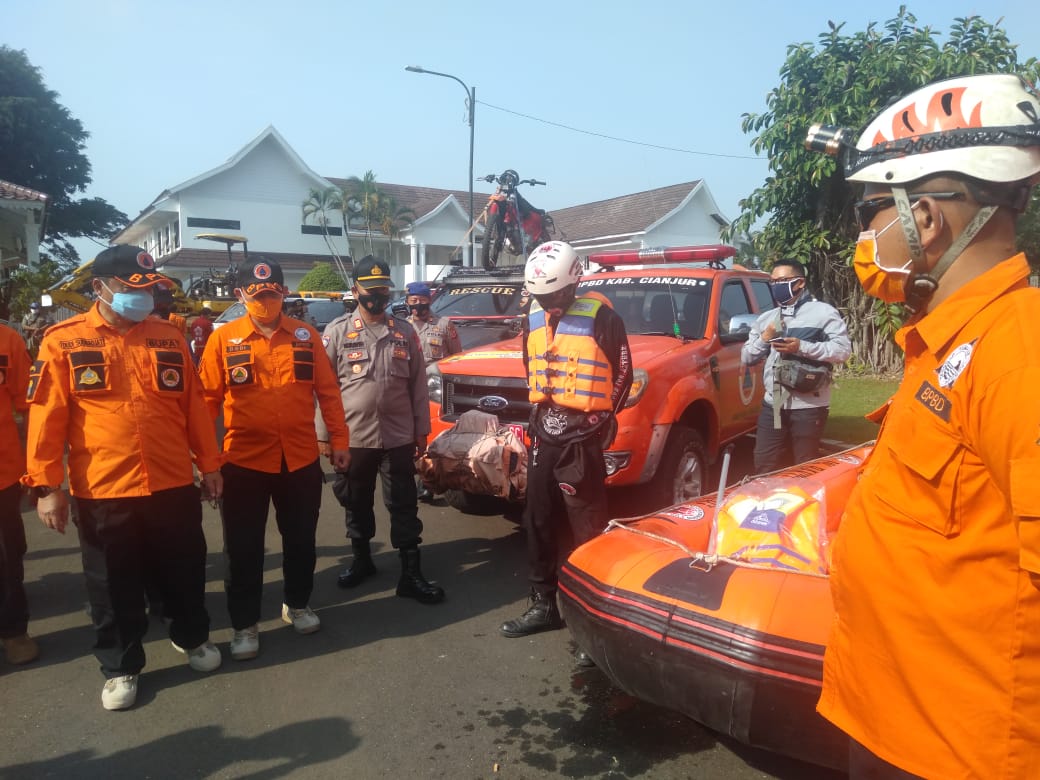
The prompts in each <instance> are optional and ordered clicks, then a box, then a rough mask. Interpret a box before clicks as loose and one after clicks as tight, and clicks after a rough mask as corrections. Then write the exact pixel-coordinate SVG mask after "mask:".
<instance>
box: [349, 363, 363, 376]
mask: <svg viewBox="0 0 1040 780" xmlns="http://www.w3.org/2000/svg"><path fill="white" fill-rule="evenodd" d="M350 370H351V371H353V372H354V373H355V374H360V373H361V364H360V363H355V364H354V365H353V367H351V369H350Z"/></svg>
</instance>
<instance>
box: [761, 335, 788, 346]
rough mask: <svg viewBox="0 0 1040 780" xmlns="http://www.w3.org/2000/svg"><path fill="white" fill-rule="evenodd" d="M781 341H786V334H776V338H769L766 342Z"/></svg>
mask: <svg viewBox="0 0 1040 780" xmlns="http://www.w3.org/2000/svg"><path fill="white" fill-rule="evenodd" d="M782 341H787V336H777V337H776V338H772V339H769V341H767V342H766V343H767V344H779V343H780V342H782Z"/></svg>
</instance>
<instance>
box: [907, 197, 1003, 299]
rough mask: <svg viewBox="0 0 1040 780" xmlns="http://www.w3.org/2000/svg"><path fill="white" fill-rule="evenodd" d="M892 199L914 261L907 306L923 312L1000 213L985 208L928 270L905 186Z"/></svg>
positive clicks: (972, 219)
mask: <svg viewBox="0 0 1040 780" xmlns="http://www.w3.org/2000/svg"><path fill="white" fill-rule="evenodd" d="M892 198H893V199H894V200H895V203H896V211H898V212H899V222H900V224H901V225H902V228H903V235H904V236H906V245H907V247H908V248H909V249H910V259H911V260H912V261H913V268H914V273H913V275H912V276H911V277H910V280H909V288H908V289H907V291H906V305H907V307H908V308H909V309H910V310H911V311H914V312H916V311H919V310H920V309H921V308H922V307H923V306H924V305H925V304H926V303H928V301H929V299H930V298H931V297H932V295H934V294H935V291H936V290H937V289H938V288H939V280H940V279H942V277H943V275H944V274H945V273H946V272H947V271H948V270H950V266H951V265H953V261H954V260H956V259H957V258H958V257H960V255H961V252H963V251H964V250H965V248H966V247H967V246H968V244H970V243H971V242H972V239H974V238H975V236H977V235H978V234H979V231H980V230H982V228H983V227H985V225H986V223H987V222H989V220H990V218H991V217H992V216H993V215H994V214H996V213H997V207H996V206H983V207H982V208H980V209H979V210H978V211H977V212H975V216H974V217H972V218H971V221H970V222H969V223H968V224H967V225H966V226H965V227H964V230H962V231H961V234H960V235H959V236H957V238H956V239H954V241H953V243H952V244H950V246H949V247H948V248H947V250H946V251H945V252H943V256H942V257H940V258H939V262H937V263H936V264H935V266H934V267H933V268H931V269H930V270H929V269H926V268H925V267H924V249H923V247H922V246H921V234H920V232H918V230H917V221H916V220H915V219H914V214H913V206H912V205H911V204H910V198H909V196H908V195H907V192H906V188H905V187H893V188H892Z"/></svg>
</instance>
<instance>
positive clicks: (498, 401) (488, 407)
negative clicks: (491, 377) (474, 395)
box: [477, 395, 509, 412]
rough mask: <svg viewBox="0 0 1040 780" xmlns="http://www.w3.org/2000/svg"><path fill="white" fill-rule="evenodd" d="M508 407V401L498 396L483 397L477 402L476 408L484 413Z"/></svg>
mask: <svg viewBox="0 0 1040 780" xmlns="http://www.w3.org/2000/svg"><path fill="white" fill-rule="evenodd" d="M507 406H509V401H507V400H506V399H505V398H503V397H502V396H500V395H485V396H484V397H483V398H481V399H480V400H479V401H477V408H478V409H480V410H481V411H484V412H497V411H500V410H502V409H505V408H506V407H507Z"/></svg>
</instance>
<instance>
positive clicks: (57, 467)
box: [22, 245, 221, 710]
mask: <svg viewBox="0 0 1040 780" xmlns="http://www.w3.org/2000/svg"><path fill="white" fill-rule="evenodd" d="M92 271H93V273H94V279H93V282H92V285H93V290H94V294H95V295H96V296H97V301H96V303H95V304H94V306H93V308H91V309H90V311H88V312H86V313H85V314H80V315H78V316H76V317H72V318H70V319H67V320H65V321H64V322H61V323H58V324H57V325H54V326H52V327H51V328H50V329H49V330H48V331H47V335H45V336H44V338H43V343H42V344H41V345H40V354H39V357H38V359H37V361H36V363H35V364H34V365H33V368H32V372H31V374H30V377H29V389H28V393H27V398H28V400H29V404H30V408H29V437H28V446H27V450H28V452H27V455H28V457H27V464H26V475H25V477H23V479H22V481H23V483H24V484H26V485H28V486H29V487H31V488H32V492H33V494H34V495H35V496H36V498H37V500H38V503H37V506H36V510H37V512H38V513H39V515H40V519H41V520H42V521H43V522H44V524H45V525H47V526H49V527H50V528H53V529H55V530H57V531H59V532H60V533H64V532H65V526H66V523H67V522H68V516H69V505H68V498H67V497H66V495H65V492H64V491H63V490H61V484H62V482H63V481H64V478H65V465H64V456H65V448H66V444H67V445H68V475H69V490H70V492H71V493H72V495H73V496H75V497H76V503H77V507H78V509H79V513H78V515H79V516H78V519H77V521H76V522H77V526H78V530H79V542H80V550H81V552H82V556H83V573H84V574H85V575H86V579H87V593H88V596H89V598H90V608H91V616H92V617H93V620H94V629H95V631H96V634H97V640H96V642H95V645H94V653H95V655H96V656H97V659H98V661H100V662H101V671H102V672H103V673H104V675H105V677H106V678H107V681H106V682H105V686H104V688H103V690H102V693H101V703H102V706H104V708H105V709H107V710H122V709H126V708H128V707H131V706H133V704H134V701H135V700H136V698H137V678H138V674H139V673H140V671H141V669H142V667H144V663H145V657H144V649H143V648H142V646H141V638H142V637H143V636H144V634H145V631H146V629H147V627H148V617H147V615H146V614H145V605H144V583H145V579H146V577H147V578H148V579H150V580H151V581H153V582H155V583H156V585H157V586H158V589H159V591H160V595H161V596H162V601H163V604H164V608H165V614H166V616H167V617H168V618H170V621H171V622H170V629H169V630H170V639H171V640H172V641H173V643H174V646H175V647H176V648H177V649H178V650H181V651H182V652H186V653H187V655H188V663H189V664H190V665H191V667H192V668H193V669H196V670H197V671H206V672H208V671H212V670H214V669H216V668H217V667H218V666H220V651H219V650H217V648H216V647H214V646H213V644H212V643H211V642H210V641H209V614H208V613H207V612H206V605H205V591H206V538H205V536H204V535H203V533H202V506H201V504H200V502H199V488H198V487H197V486H196V485H195V481H194V472H193V469H192V463H193V459H194V463H195V465H197V466H198V469H199V471H201V472H202V478H203V482H204V485H205V490H206V491H207V493H208V494H209V495H210V496H213V497H217V496H219V495H220V493H221V478H220V472H219V471H218V470H217V469H218V467H219V453H218V451H217V444H216V436H215V434H214V432H213V424H212V422H211V421H210V419H209V415H208V414H207V412H206V404H205V401H204V400H203V397H202V389H201V387H200V385H199V382H198V377H197V376H196V374H195V371H194V370H193V368H192V365H191V357H190V356H189V355H188V345H187V343H186V342H185V340H184V338H183V337H182V336H181V334H179V333H178V332H177V330H176V329H175V328H173V327H171V326H170V324H169V323H167V322H162V321H160V320H158V319H155V318H152V317H149V316H148V314H149V313H150V312H151V311H152V308H153V306H154V301H153V298H152V289H153V288H154V287H155V286H156V285H159V284H172V282H170V280H169V279H168V278H167V277H165V276H163V275H162V274H159V273H156V272H155V262H154V261H153V260H152V257H151V255H149V254H148V253H147V252H145V251H144V250H143V249H141V248H140V247H136V246H127V245H122V246H113V247H109V248H108V249H105V250H104V251H103V252H101V253H100V254H99V255H98V256H97V257H96V258H95V259H94V265H93V268H92ZM182 648H188V649H187V650H182Z"/></svg>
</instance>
